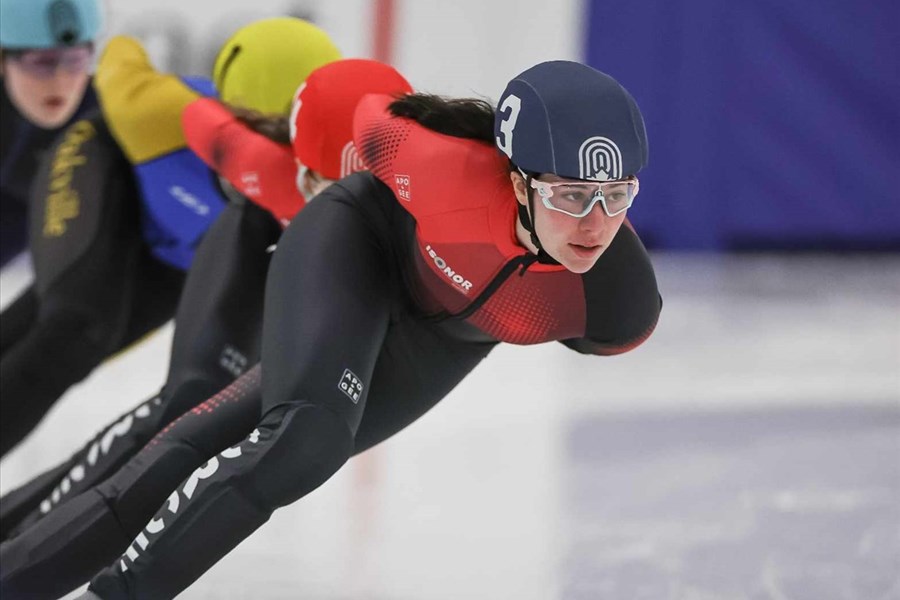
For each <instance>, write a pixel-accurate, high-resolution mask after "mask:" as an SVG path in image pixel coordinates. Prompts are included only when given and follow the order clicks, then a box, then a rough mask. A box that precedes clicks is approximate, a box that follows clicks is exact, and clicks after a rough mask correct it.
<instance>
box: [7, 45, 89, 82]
mask: <svg viewBox="0 0 900 600" xmlns="http://www.w3.org/2000/svg"><path fill="white" fill-rule="evenodd" d="M10 58H11V59H13V60H15V62H16V64H17V65H18V66H19V67H20V68H21V69H22V70H23V71H25V72H26V73H28V74H29V75H32V76H33V77H37V78H38V79H50V78H51V77H53V76H54V75H55V74H56V70H57V69H60V68H62V70H63V71H65V72H66V73H69V74H72V75H75V74H77V73H84V72H85V71H87V70H88V68H89V67H90V66H91V61H92V60H93V58H94V46H93V44H90V43H88V44H81V45H78V46H72V47H69V48H48V49H46V50H21V51H14V52H10Z"/></svg>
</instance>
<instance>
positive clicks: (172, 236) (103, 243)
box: [0, 17, 339, 516]
mask: <svg viewBox="0 0 900 600" xmlns="http://www.w3.org/2000/svg"><path fill="white" fill-rule="evenodd" d="M338 57H339V53H338V51H337V49H336V48H335V47H334V46H333V44H332V43H331V41H330V40H329V39H328V37H327V35H326V34H325V33H324V32H322V31H321V30H320V29H318V28H316V27H314V26H312V25H311V24H309V23H307V22H305V21H302V20H300V19H294V18H287V17H285V18H275V19H265V20H263V21H259V22H257V23H254V24H251V25H249V26H247V27H245V28H242V29H241V30H240V31H238V32H237V33H236V34H235V36H233V37H232V38H231V40H229V42H227V43H226V44H225V46H224V47H223V49H222V51H221V52H220V54H219V58H218V60H217V61H216V65H215V69H214V72H213V79H214V81H215V83H216V87H217V88H218V92H219V93H220V95H221V97H222V98H223V99H224V100H226V101H229V102H231V103H233V104H234V105H236V106H240V107H244V108H249V109H253V110H257V111H259V112H261V113H266V114H268V113H275V114H282V115H286V114H287V113H288V111H289V110H290V104H291V99H292V96H293V92H294V90H295V89H296V86H297V85H298V84H299V82H300V81H302V80H303V78H304V77H305V76H306V75H307V74H308V73H309V72H310V71H311V70H312V69H313V68H315V67H316V66H319V65H321V64H324V63H326V62H329V61H331V60H335V59H336V58H338ZM267 60H272V61H274V64H275V65H276V66H280V68H278V69H276V68H275V67H273V68H269V69H266V68H265V66H266V64H267V62H266V61H267ZM95 83H96V87H97V90H98V94H99V97H100V102H101V106H102V108H103V114H102V116H101V115H98V116H95V117H93V118H91V119H85V120H80V121H78V122H76V123H75V124H73V125H72V126H71V127H70V128H69V129H68V130H66V132H65V134H64V136H63V137H62V139H61V140H60V142H59V143H58V144H57V145H56V147H55V148H54V154H53V156H52V157H50V159H49V160H48V161H47V163H46V164H45V166H44V170H43V171H42V174H41V177H40V178H39V180H38V182H37V185H36V187H35V190H34V194H33V206H32V214H34V215H35V216H36V218H35V219H34V220H33V222H32V225H31V229H32V231H31V240H32V241H31V245H32V250H33V251H32V254H33V257H34V262H35V273H36V278H35V283H34V285H33V286H32V288H30V289H28V290H26V292H25V293H24V294H23V295H22V296H21V297H20V298H19V300H17V301H16V302H14V303H13V305H12V306H11V307H10V309H9V311H4V314H3V315H2V316H0V319H2V324H3V331H4V334H3V335H4V340H3V352H2V357H0V404H2V406H0V409H2V412H3V421H2V429H0V454H5V453H6V452H7V451H9V450H10V449H11V448H12V447H13V446H15V444H17V443H18V442H19V441H20V440H21V439H23V438H24V436H25V435H27V433H28V432H29V431H31V430H32V429H33V428H34V427H35V426H36V425H37V424H38V422H39V421H40V419H41V418H42V417H43V415H44V414H45V413H46V412H47V411H48V410H49V409H50V407H51V406H52V405H53V403H54V402H55V401H56V400H57V399H58V398H59V397H60V396H61V395H62V394H63V393H64V392H65V391H66V390H67V389H68V388H69V387H70V386H71V385H72V384H74V383H76V382H78V381H80V380H81V379H83V378H84V377H85V376H87V375H88V374H89V373H90V372H91V370H93V369H94V368H95V367H96V366H97V365H99V364H100V363H101V362H102V361H103V360H104V359H106V358H107V357H109V356H110V355H111V354H113V353H114V352H117V351H119V350H121V349H123V348H125V347H127V346H128V345H129V344H131V343H133V342H135V341H137V340H139V339H140V338H141V337H143V336H144V335H146V334H147V333H148V332H150V331H152V330H153V329H155V328H156V327H158V326H160V325H162V324H163V323H165V322H166V321H167V320H169V319H170V318H171V317H172V316H173V315H174V313H175V307H176V305H177V301H178V298H179V295H180V292H181V288H182V285H183V281H184V272H185V270H186V269H187V268H188V267H189V265H190V263H191V261H192V260H193V256H194V253H195V251H196V248H197V246H198V244H199V243H200V240H201V239H202V237H203V235H204V234H205V232H206V230H207V229H208V228H209V227H210V226H211V225H212V223H213V222H214V221H215V219H216V217H217V216H218V215H219V213H221V212H222V210H223V209H224V208H225V206H226V205H227V197H226V192H225V191H224V190H223V189H222V187H221V186H220V185H219V183H218V180H217V178H216V177H215V175H214V174H213V173H212V172H211V170H210V169H209V168H208V167H206V165H205V164H203V162H202V161H201V160H200V159H199V158H197V156H196V155H194V153H193V152H191V151H190V150H189V149H188V148H187V147H186V142H185V138H184V134H183V132H182V129H181V113H182V111H183V109H184V107H185V106H186V105H187V104H189V103H190V102H192V101H193V100H195V99H197V98H198V97H200V96H202V95H205V94H212V93H215V92H216V90H215V89H214V87H213V85H212V83H211V82H209V81H207V80H200V79H188V80H181V79H179V78H177V77H175V76H171V75H165V74H161V73H158V72H156V71H155V69H153V67H152V65H151V64H150V62H149V60H148V58H147V56H146V53H145V52H144V51H143V49H142V48H141V47H140V45H139V44H138V43H137V42H136V41H134V40H131V39H129V38H121V37H120V38H114V39H113V40H111V41H110V43H109V44H108V45H107V47H106V50H105V51H104V53H103V55H102V57H101V60H100V64H99V66H98V70H97V76H96V82H95ZM242 342H243V340H235V341H234V344H235V347H234V353H235V359H234V361H233V362H234V363H236V364H239V363H240V355H241V354H242V350H241V348H240V344H241V343H242ZM252 343H253V342H252V340H251V341H248V344H249V345H252ZM219 351H220V352H221V350H219ZM183 375H184V376H185V378H186V379H185V380H183V381H177V382H175V383H174V384H173V385H175V384H177V385H180V386H181V388H182V389H183V391H184V393H186V394H191V393H194V394H196V397H197V400H196V401H194V402H193V403H192V404H191V405H194V404H196V403H197V402H199V401H200V400H202V399H205V398H207V397H208V396H209V395H211V394H212V393H215V392H216V391H218V390H219V389H220V388H221V387H222V386H224V385H225V384H227V382H228V381H230V380H231V379H233V377H234V376H235V368H231V369H230V370H229V371H228V372H227V373H226V374H223V375H219V376H218V380H217V381H213V382H209V381H206V380H205V379H204V378H208V377H209V372H206V373H204V374H200V375H197V374H194V373H191V372H189V371H188V372H185V373H184V374H183ZM191 387H195V388H197V389H196V390H195V391H194V392H191V391H190V389H191ZM169 393H174V392H169ZM159 402H162V400H161V399H160V398H155V399H151V400H150V401H148V406H153V405H154V404H157V403H159ZM154 431H155V430H154ZM152 433H153V431H151V432H148V435H152ZM143 441H146V438H145V439H144V440H143ZM140 445H141V444H139V445H138V446H137V447H140ZM51 479H52V478H51ZM47 492H48V493H50V490H49V489H48V490H47ZM20 516H21V514H20Z"/></svg>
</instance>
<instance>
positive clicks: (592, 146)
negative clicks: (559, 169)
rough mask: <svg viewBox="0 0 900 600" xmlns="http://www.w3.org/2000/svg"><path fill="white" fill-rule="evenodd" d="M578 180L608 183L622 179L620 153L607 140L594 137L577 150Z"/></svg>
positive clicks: (612, 142) (610, 141)
mask: <svg viewBox="0 0 900 600" xmlns="http://www.w3.org/2000/svg"><path fill="white" fill-rule="evenodd" d="M578 177H579V179H593V180H594V181H609V180H611V179H622V152H621V151H620V150H619V147H618V146H616V143H615V142H614V141H612V140H611V139H609V138H605V137H600V136H595V137H592V138H588V139H586V140H584V142H583V143H582V144H581V148H579V149H578Z"/></svg>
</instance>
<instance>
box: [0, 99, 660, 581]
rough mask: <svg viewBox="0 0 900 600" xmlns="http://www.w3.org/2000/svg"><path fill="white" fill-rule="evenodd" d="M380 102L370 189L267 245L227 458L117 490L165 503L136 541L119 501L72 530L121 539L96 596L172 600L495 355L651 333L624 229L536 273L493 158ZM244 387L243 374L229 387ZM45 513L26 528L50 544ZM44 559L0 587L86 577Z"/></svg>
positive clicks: (368, 137) (371, 140)
mask: <svg viewBox="0 0 900 600" xmlns="http://www.w3.org/2000/svg"><path fill="white" fill-rule="evenodd" d="M389 101H390V99H388V98H386V97H370V98H369V99H367V100H365V101H363V103H362V104H361V105H360V107H359V109H358V111H357V124H356V129H357V131H356V134H357V135H356V138H357V139H356V143H357V147H358V149H359V151H360V153H361V155H362V157H363V159H364V161H365V162H366V164H367V165H368V166H369V168H370V169H371V170H372V173H363V174H356V175H353V176H350V177H348V178H346V179H343V180H341V181H340V182H338V183H336V184H334V185H332V186H331V187H330V188H329V189H328V190H326V191H325V192H323V193H322V194H321V195H320V196H318V197H317V198H316V199H315V201H313V202H311V203H310V204H309V205H308V206H307V207H306V208H305V209H304V211H303V212H302V213H301V214H300V215H299V216H298V217H297V218H296V219H295V220H294V221H293V222H292V223H291V225H290V227H288V229H287V230H286V232H285V234H284V235H283V236H282V239H281V241H280V242H279V247H278V250H277V252H276V253H275V257H274V259H273V261H272V265H271V271H270V277H269V280H268V282H267V287H266V299H265V316H264V326H263V350H262V372H261V377H262V381H263V388H262V396H261V402H262V411H261V418H260V419H257V420H256V422H255V424H252V425H251V426H250V427H248V429H247V430H246V432H245V433H246V434H247V435H246V436H245V438H244V440H243V441H242V442H240V443H239V444H237V445H234V446H232V447H227V448H220V450H221V452H220V453H219V454H218V455H216V456H212V457H211V458H209V460H208V461H207V462H205V463H203V464H200V463H199V462H197V463H194V467H195V470H193V472H190V471H184V470H183V471H182V473H184V475H183V477H185V479H184V481H182V482H181V483H180V484H179V485H178V486H176V487H175V488H174V491H173V489H172V488H165V490H164V491H162V492H160V491H159V490H158V489H157V487H156V486H153V485H150V484H146V483H143V482H145V481H146V480H150V479H153V478H154V473H152V472H149V471H148V472H147V473H146V474H144V475H138V476H136V477H133V478H132V481H131V488H129V489H123V490H119V491H118V494H119V496H118V498H120V497H124V496H127V495H128V494H129V493H131V490H134V489H143V490H148V489H150V488H152V489H153V490H155V491H154V492H153V493H155V494H156V497H158V498H162V499H166V500H165V502H164V503H163V505H162V507H161V508H159V510H158V511H157V512H156V514H155V515H153V517H152V519H151V520H150V522H149V523H148V524H147V525H146V527H145V528H144V529H143V530H141V531H138V532H136V531H135V530H134V529H133V525H134V523H133V520H132V519H131V518H130V515H127V514H124V513H123V510H124V509H125V508H126V507H125V506H124V505H119V506H118V507H117V508H114V509H113V510H112V511H107V513H105V514H104V515H102V516H100V517H97V519H96V520H95V521H90V520H88V521H90V522H89V523H88V524H87V525H84V524H82V526H81V527H79V528H78V529H77V532H76V533H78V535H79V536H80V540H81V541H82V542H84V543H85V544H86V545H85V546H83V547H89V545H90V544H93V548H94V550H95V551H96V550H97V548H98V544H97V540H89V539H88V538H90V537H91V536H90V532H91V531H93V530H94V528H93V523H94V522H96V523H97V529H98V530H99V529H103V528H108V529H112V528H115V526H116V525H120V526H121V528H120V529H119V530H118V532H119V533H118V539H117V540H115V542H116V543H118V544H119V546H120V547H119V548H118V550H119V551H121V550H122V549H125V554H124V555H123V556H122V557H121V558H120V559H119V560H117V561H116V562H115V563H114V564H113V565H112V566H110V567H108V568H107V569H105V570H103V571H102V572H101V573H100V574H99V575H97V577H95V578H94V580H93V581H92V583H91V589H92V591H94V592H95V593H96V594H98V595H99V596H101V597H102V598H165V597H172V596H174V595H176V594H177V593H179V592H180V591H181V590H183V589H185V588H186V587H187V586H189V585H190V584H191V583H192V582H193V581H194V580H195V579H196V578H197V577H199V576H200V575H201V574H202V573H203V572H204V571H205V570H207V569H208V568H209V567H210V566H211V565H213V564H214V563H215V562H216V561H217V560H218V559H219V558H221V557H222V556H223V555H225V554H226V553H227V552H228V551H230V549H231V548H233V547H234V546H236V545H237V544H238V543H239V542H240V541H241V540H242V539H243V538H245V537H246V536H248V535H249V534H250V533H252V532H253V531H254V530H255V529H256V528H257V527H259V526H260V525H262V524H263V523H265V521H266V520H267V519H268V518H269V516H270V515H271V514H272V512H273V511H274V510H275V509H276V508H278V507H280V506H284V505H286V504H290V503H291V502H293V501H295V500H297V499H298V498H300V497H302V496H304V495H305V494H307V493H309V492H310V491H312V490H313V489H315V488H316V487H318V486H319V485H321V484H322V483H323V482H324V481H326V480H327V479H328V478H329V477H330V476H331V475H332V474H333V473H334V472H335V471H336V470H337V469H338V468H340V466H341V465H342V464H343V463H344V462H345V461H346V460H347V459H348V458H349V457H350V456H351V455H352V454H354V453H357V452H361V451H363V450H365V449H367V448H369V447H371V446H373V445H375V444H377V443H379V442H381V441H383V440H385V439H387V438H388V437H390V436H391V435H393V434H394V433H397V432H398V431H400V430H401V429H403V428H404V427H406V426H407V425H409V424H410V423H412V422H413V421H414V420H416V419H417V418H418V417H420V416H421V415H422V414H424V413H425V412H426V411H428V410H429V409H430V408H432V407H433V406H434V405H435V404H436V403H437V402H438V401H440V399H441V398H443V397H444V396H445V395H446V394H447V393H448V392H449V391H450V390H451V389H453V387H455V386H456V384H457V383H459V382H460V381H461V380H462V379H463V378H464V377H465V376H466V374H468V373H469V372H470V371H471V370H472V369H473V368H474V367H475V366H476V365H477V364H478V363H479V362H480V361H481V360H482V359H483V358H484V357H485V356H486V355H487V354H488V353H489V352H490V350H491V349H492V348H493V347H494V346H495V345H496V344H497V343H498V342H500V341H506V342H510V343H518V344H537V343H542V342H547V341H561V342H562V343H564V344H565V345H567V346H569V347H570V348H573V349H575V350H577V351H579V352H583V353H594V354H617V353H621V352H624V351H627V350H629V349H631V348H633V347H635V346H636V345H638V344H640V343H641V342H642V341H643V340H645V339H646V338H647V336H649V334H650V333H651V332H652V330H653V328H654V326H655V324H656V321H657V318H658V315H659V311H660V306H661V305H660V297H659V294H658V291H657V286H656V280H655V276H654V274H653V269H652V267H651V264H650V261H649V257H648V255H647V253H646V251H645V250H644V248H643V246H642V245H641V243H640V241H639V240H638V238H637V236H636V235H635V234H634V232H633V231H632V230H631V229H630V228H629V227H623V228H622V229H621V230H620V232H619V233H618V235H617V236H616V238H615V239H614V241H613V242H612V244H611V245H610V246H609V248H607V250H606V251H605V253H604V254H603V256H601V258H600V259H599V260H598V262H597V264H596V265H595V266H594V267H593V268H592V269H591V270H590V271H588V272H587V273H584V274H581V275H578V274H574V273H571V272H569V271H567V270H565V269H564V268H563V267H561V266H559V265H547V264H540V263H537V262H536V260H535V259H536V257H535V256H534V255H531V254H529V253H527V252H526V251H525V249H524V248H523V247H522V246H520V245H519V244H518V243H517V241H516V237H515V221H516V201H515V197H514V196H513V193H512V188H511V185H510V182H509V176H508V170H507V166H506V163H505V161H504V160H503V159H501V157H500V156H499V155H498V153H497V152H496V150H495V149H494V148H493V147H491V146H488V145H487V144H483V143H479V142H474V141H470V140H462V139H458V138H452V137H448V136H444V135H440V134H437V133H434V132H432V131H429V130H427V129H424V128H423V127H421V126H418V125H416V124H415V123H413V122H411V121H409V120H406V119H397V118H392V117H390V116H389V114H388V113H387V112H386V105H387V103H388V102H389ZM259 376H260V374H259V373H258V372H257V371H256V370H252V371H251V372H249V373H248V374H246V375H244V376H243V377H242V378H240V379H238V380H237V381H236V382H235V384H233V387H234V386H247V387H252V386H253V382H254V378H256V377H259ZM227 391H228V390H226V392H227ZM239 395H240V394H235V397H237V396H239ZM229 401H230V400H229V398H227V397H225V396H221V395H220V397H219V398H218V399H213V400H211V401H210V402H212V403H213V404H215V405H216V407H218V406H227V405H228V404H229ZM211 408H212V409H211V410H209V411H205V410H203V407H202V406H201V407H198V409H196V410H194V411H192V412H189V413H186V414H185V415H184V416H183V417H182V418H181V419H179V420H178V421H176V422H175V423H174V424H173V425H172V426H171V428H170V429H169V430H168V431H166V432H164V433H163V434H161V435H160V436H158V438H157V439H156V440H154V442H155V443H156V444H157V446H159V445H162V444H164V443H165V441H166V439H167V438H168V437H171V436H177V435H180V433H179V430H180V429H184V430H191V431H192V434H193V435H194V436H198V435H200V436H201V437H202V435H201V433H200V432H201V431H202V430H204V429H206V430H210V429H213V428H212V427H211V424H212V423H213V422H214V420H215V418H216V416H217V415H218V414H223V415H224V414H226V413H225V412H222V411H218V410H216V408H215V407H211ZM210 435H212V434H210ZM206 449H207V450H208V447H207V448H206ZM145 452H146V450H145ZM141 454H143V452H142V453H141ZM163 462H165V461H163ZM180 462H184V461H180ZM157 464H162V462H159V463H157ZM181 468H182V469H184V465H183V464H182V465H181ZM151 471H152V469H151ZM144 477H146V480H145V479H144ZM74 503H75V502H74V501H73V502H70V503H69V505H70V506H71V505H73V504H74ZM114 503H115V499H114V500H113V501H112V502H107V505H108V506H109V505H110V504H114ZM65 508H66V507H65V506H64V507H63V508H62V509H61V510H59V511H56V512H57V514H60V513H62V512H63V510H64V509H65ZM53 517H54V515H53V514H51V515H50V517H48V518H47V519H45V520H44V521H43V522H42V523H39V524H38V526H37V527H36V528H34V529H40V528H41V527H43V526H45V525H46V526H48V529H47V533H49V532H50V530H51V529H52V527H53V525H52V523H51V521H52V520H53ZM101 520H102V521H103V523H102V524H101V523H100V521H101ZM114 522H115V523H114ZM129 529H130V530H129ZM60 530H61V531H67V530H66V528H65V527H60V528H59V530H57V531H60ZM71 530H72V527H71V526H70V528H69V531H71ZM29 533H30V532H29ZM135 534H136V538H135V539H134V541H133V542H132V543H131V544H130V545H128V546H127V548H124V546H122V544H123V541H124V540H123V538H124V536H131V535H135ZM48 537H49V536H48ZM59 537H63V536H59ZM76 537H78V536H76ZM110 539H112V538H110V537H106V538H103V541H102V543H109V540H110ZM16 541H17V540H16V539H13V540H11V541H10V542H8V543H7V544H4V547H3V548H2V550H0V556H2V559H3V560H2V562H3V563H7V564H10V563H9V562H8V561H9V560H10V557H13V558H15V557H16V556H17V555H19V554H21V551H19V552H16V551H15V549H14V548H13V546H14V545H15V544H16ZM124 543H125V544H127V542H124ZM63 544H64V542H63ZM112 545H115V543H114V544H112ZM49 546H52V544H50V545H49ZM101 549H102V550H103V552H102V554H104V555H106V554H107V550H108V548H101ZM41 550H42V551H43V552H46V553H52V552H54V550H51V549H48V548H41ZM82 554H83V553H82ZM56 556H57V557H60V556H63V557H64V558H61V559H59V560H52V558H53V557H50V558H51V560H46V561H44V562H43V563H41V564H29V563H28V561H27V560H24V559H23V560H21V561H18V560H17V561H16V562H14V564H10V567H9V568H7V567H5V566H4V567H0V568H2V569H4V571H6V572H5V573H3V578H2V585H3V586H5V588H3V589H4V591H6V590H11V591H17V590H26V589H27V590H29V591H31V589H32V588H29V587H26V584H25V583H24V582H25V581H26V580H27V579H28V577H27V575H31V577H32V579H31V581H32V583H33V584H34V582H35V581H36V580H38V579H39V577H37V574H38V573H39V572H40V571H41V569H43V572H44V573H51V572H53V571H52V570H51V569H53V568H54V567H55V568H57V569H66V568H68V567H69V566H71V565H73V564H74V563H75V562H78V559H81V560H82V563H83V561H84V557H83V556H81V555H77V554H76V553H74V552H68V553H66V552H60V553H58V554H56ZM66 561H72V562H71V563H69V562H66ZM38 562H40V561H38ZM81 566H84V565H83V564H82V565H81ZM16 573H19V574H21V576H20V577H18V578H17V576H16ZM7 574H9V575H7Z"/></svg>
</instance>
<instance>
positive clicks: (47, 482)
mask: <svg viewBox="0 0 900 600" xmlns="http://www.w3.org/2000/svg"><path fill="white" fill-rule="evenodd" d="M280 235H281V226H280V225H279V224H278V223H277V221H276V220H275V219H274V218H273V217H272V216H271V215H270V214H269V213H268V212H267V211H265V210H263V209H261V208H259V207H257V206H256V205H254V204H251V203H249V202H246V201H244V200H242V199H239V198H236V199H234V201H233V202H231V203H230V204H228V205H227V206H226V207H225V209H224V211H223V212H222V214H220V215H219V217H218V218H217V219H216V222H215V223H214V224H213V226H212V227H211V228H210V230H209V231H208V232H207V234H206V236H205V237H204V239H203V242H202V243H201V244H200V247H199V248H198V250H197V254H196V256H195V258H194V262H193V264H192V267H191V270H190V272H189V273H188V277H187V281H186V282H185V286H184V292H183V294H182V296H181V301H180V303H179V306H178V313H177V316H176V319H175V322H176V328H175V335H174V338H173V342H172V354H171V359H170V367H169V373H168V377H167V380H166V383H165V385H164V387H163V389H162V390H161V391H160V393H159V394H158V395H157V396H155V397H154V398H151V399H150V400H148V401H146V402H143V403H141V404H139V405H138V406H137V407H136V408H133V409H132V410H130V411H129V412H128V413H126V414H124V415H122V416H121V417H119V418H118V419H116V420H115V421H114V422H112V423H110V424H109V425H108V426H106V427H105V428H103V430H102V431H101V432H100V433H99V434H97V435H96V436H95V437H94V438H93V439H91V440H90V441H89V442H88V443H87V444H85V446H84V447H83V448H81V449H80V450H79V451H78V452H76V453H75V454H73V455H72V457H71V458H70V459H69V460H67V461H65V462H63V463H62V464H60V465H58V466H56V467H54V468H52V469H50V470H48V471H47V472H45V473H43V474H42V475H40V476H38V477H36V478H35V479H33V480H31V481H30V482H28V483H27V484H25V485H23V486H21V487H20V488H18V489H16V490H14V491H12V492H10V493H9V494H7V495H5V496H4V497H3V498H2V499H0V534H2V535H0V539H6V538H7V537H10V536H11V535H16V534H18V533H20V532H22V531H24V530H25V529H27V528H28V527H30V526H32V525H33V524H34V523H35V522H37V521H38V520H39V519H41V518H43V517H44V516H45V515H46V514H47V513H48V512H50V511H51V510H54V509H55V508H56V507H57V506H59V505H60V504H61V503H64V502H66V501H67V500H68V499H70V498H73V497H75V496H77V495H78V494H80V493H82V492H84V491H86V490H88V489H90V488H91V487H93V486H94V485H96V484H97V483H100V482H101V481H103V480H104V479H105V478H106V477H108V476H109V475H111V474H112V473H114V472H115V471H116V470H117V469H118V468H119V467H121V466H122V465H123V464H125V462H126V461H127V460H128V459H129V458H131V457H132V456H133V455H134V454H135V453H136V452H137V451H138V450H140V449H141V447H142V446H143V445H144V444H145V443H146V442H147V441H149V440H150V439H151V438H152V437H153V436H154V435H156V433H157V432H159V431H160V429H162V428H163V426H165V425H166V424H168V423H170V422H171V421H172V420H173V419H175V418H176V417H178V416H180V415H181V414H182V413H184V412H185V411H187V410H189V409H191V408H193V407H195V406H196V405H198V404H199V403H201V402H203V401H204V400H206V399H207V398H209V397H210V396H212V395H213V394H214V393H216V392H218V391H219V390H221V389H222V388H224V387H225V386H226V385H228V384H229V383H230V382H231V381H233V380H234V378H235V377H237V376H239V375H240V374H241V373H242V372H243V371H245V370H246V368H247V366H248V364H254V363H256V362H257V361H258V360H259V354H260V337H261V331H262V302H263V289H264V286H265V276H266V272H267V270H268V265H269V260H270V257H271V254H270V253H269V252H267V248H269V246H271V245H272V244H273V243H275V242H276V241H277V240H278V237H279V236H280ZM257 413H258V408H257ZM154 508H155V506H154Z"/></svg>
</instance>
